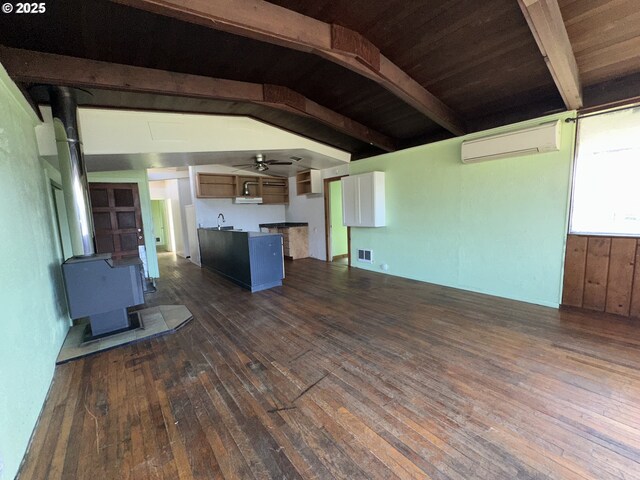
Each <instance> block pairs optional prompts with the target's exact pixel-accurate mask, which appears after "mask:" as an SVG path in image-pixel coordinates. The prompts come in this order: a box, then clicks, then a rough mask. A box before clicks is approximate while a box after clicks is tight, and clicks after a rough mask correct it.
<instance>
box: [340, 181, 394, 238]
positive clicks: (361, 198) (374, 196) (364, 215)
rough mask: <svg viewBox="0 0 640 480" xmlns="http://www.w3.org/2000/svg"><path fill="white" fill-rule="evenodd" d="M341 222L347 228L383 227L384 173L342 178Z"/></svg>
mask: <svg viewBox="0 0 640 480" xmlns="http://www.w3.org/2000/svg"><path fill="white" fill-rule="evenodd" d="M342 222H343V223H344V225H346V226H348V227H384V226H385V206H384V172H369V173H363V174H361V175H351V176H348V177H344V178H342Z"/></svg>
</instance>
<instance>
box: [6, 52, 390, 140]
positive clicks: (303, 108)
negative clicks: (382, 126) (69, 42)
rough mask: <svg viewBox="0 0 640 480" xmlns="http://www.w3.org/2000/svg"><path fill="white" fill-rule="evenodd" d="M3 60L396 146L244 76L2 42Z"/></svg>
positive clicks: (66, 79) (48, 77) (57, 77)
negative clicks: (265, 112)
mask: <svg viewBox="0 0 640 480" xmlns="http://www.w3.org/2000/svg"><path fill="white" fill-rule="evenodd" d="M0 62H1V63H2V65H4V67H5V68H6V70H7V71H8V72H9V75H10V76H11V77H12V78H13V79H14V80H15V81H19V82H29V83H43V84H52V85H65V86H75V87H85V88H104V89H110V90H120V91H125V92H138V93H157V94H163V95H175V96H183V97H192V98H205V99H211V100H229V101H238V102H250V103H255V104H260V105H266V106H269V107H272V108H276V109H279V110H284V111H287V112H291V113H295V114H297V115H301V116H305V117H309V118H313V119H315V120H317V121H319V122H322V123H323V124H325V125H328V126H330V127H332V128H334V129H336V130H338V131H340V132H342V133H345V134H347V135H350V136H351V137H354V138H357V139H358V140H361V141H364V142H367V143H369V144H371V145H375V146H376V147H379V148H381V149H383V150H385V151H388V152H389V151H393V150H395V146H394V141H393V140H392V139H391V138H389V137H388V136H386V135H384V134H382V133H379V132H377V131H375V130H372V129H371V128H369V127H367V126H365V125H362V124H361V123H359V122H356V121H355V120H353V119H351V118H348V117H345V116H344V115H342V114H340V113H337V112H334V111H333V110H330V109H329V108H326V107H323V106H322V105H319V104H317V103H316V102H314V101H312V100H310V99H308V98H306V97H305V96H303V95H301V94H299V93H297V92H294V91H293V90H291V89H289V88H286V87H282V86H278V85H263V84H261V83H248V82H239V81H235V80H224V79H219V78H210V77H203V76H198V75H189V74H185V73H177V72H167V71H164V70H154V69H150V68H142V67H135V66H130V65H121V64H115V63H108V62H100V61H96V60H88V59H84V58H76V57H68V56H64V55H55V54H51V53H43V52H34V51H30V50H21V49H17V48H9V47H4V46H0Z"/></svg>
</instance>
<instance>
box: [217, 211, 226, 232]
mask: <svg viewBox="0 0 640 480" xmlns="http://www.w3.org/2000/svg"><path fill="white" fill-rule="evenodd" d="M221 217H222V223H225V220H224V215H223V214H222V213H219V214H218V230H220V218H221Z"/></svg>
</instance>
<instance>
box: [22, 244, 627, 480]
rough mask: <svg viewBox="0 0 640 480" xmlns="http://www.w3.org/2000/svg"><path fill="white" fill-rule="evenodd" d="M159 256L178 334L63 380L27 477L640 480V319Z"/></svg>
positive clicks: (328, 267) (114, 354)
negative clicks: (237, 280) (183, 319)
mask: <svg viewBox="0 0 640 480" xmlns="http://www.w3.org/2000/svg"><path fill="white" fill-rule="evenodd" d="M286 265H287V278H286V280H285V285H284V286H283V287H282V288H276V289H272V290H269V291H265V292H260V293H256V294H251V293H248V292H246V291H244V290H242V289H240V288H239V287H237V286H235V285H233V284H231V283H229V282H227V281H226V280H224V279H222V278H221V277H218V276H217V275H215V274H213V273H210V272H208V271H205V270H200V269H198V268H196V267H195V266H193V265H191V264H189V263H188V262H186V261H184V260H181V259H180V260H176V259H175V258H174V257H172V256H170V255H167V254H165V255H162V257H161V274H162V278H161V280H160V283H159V291H158V293H156V294H153V295H152V296H149V297H148V304H151V305H157V304H169V303H184V304H186V305H187V307H188V308H189V309H190V310H191V311H192V312H193V314H194V316H195V319H194V321H192V322H191V323H190V324H188V325H187V326H185V327H184V328H183V329H181V330H180V331H179V332H178V333H176V334H173V335H168V336H165V337H161V338H156V339H153V340H150V341H145V342H143V343H138V344H136V345H133V346H128V347H124V348H120V349H116V350H112V351H109V352H105V353H102V354H98V355H96V356H93V357H89V358H86V359H84V360H79V361H76V362H71V363H68V364H65V365H62V366H59V367H57V369H56V373H55V377H54V383H53V385H52V388H51V391H50V395H49V398H48V400H47V402H46V404H45V408H44V411H43V414H42V417H41V420H40V422H39V426H38V427H37V430H36V433H35V435H34V439H33V443H32V446H31V448H30V451H29V452H28V455H27V457H26V459H25V463H24V465H23V467H22V470H21V476H20V478H21V479H41V478H47V479H59V478H63V479H92V480H98V479H152V478H153V479H164V478H166V479H177V478H180V479H186V478H202V479H331V478H341V479H350V480H351V479H385V480H386V479H398V478H399V479H429V478H431V479H459V480H466V479H476V478H477V479H491V480H495V479H510V480H512V479H541V478H556V479H586V478H589V479H598V480H608V479H627V480H629V479H640V324H638V323H634V322H633V321H631V320H625V319H623V320H621V319H617V318H615V317H612V316H608V315H606V314H600V313H593V314H588V313H580V312H570V311H556V310H554V309H549V308H544V307H538V306H534V305H528V304H523V303H518V302H514V301H509V300H502V299H498V298H494V297H488V296H483V295H479V294H473V293H468V292H462V291H458V290H453V289H449V288H444V287H438V286H434V285H428V284H424V283H419V282H414V281H411V280H405V279H400V278H394V277H391V276H384V275H379V274H375V273H370V272H365V271H361V270H357V269H352V270H349V269H347V267H345V266H342V265H335V264H326V263H323V262H319V261H316V260H312V259H304V260H297V261H295V262H288V263H287V264H286Z"/></svg>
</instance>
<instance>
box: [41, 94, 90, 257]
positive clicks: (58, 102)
mask: <svg viewBox="0 0 640 480" xmlns="http://www.w3.org/2000/svg"><path fill="white" fill-rule="evenodd" d="M49 97H50V101H51V113H52V114H53V127H54V130H55V134H56V145H57V147H58V161H59V164H60V175H61V177H62V190H63V192H64V200H65V207H66V210H67V217H68V220H69V230H70V233H71V243H72V249H73V254H74V255H91V254H93V253H95V249H94V246H93V225H92V219H91V203H90V201H89V189H88V185H87V170H86V167H85V163H84V157H83V155H82V143H80V133H79V132H78V118H77V111H78V109H77V105H76V100H75V98H74V96H73V91H72V90H71V89H70V88H68V87H57V86H52V87H50V88H49Z"/></svg>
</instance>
